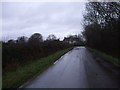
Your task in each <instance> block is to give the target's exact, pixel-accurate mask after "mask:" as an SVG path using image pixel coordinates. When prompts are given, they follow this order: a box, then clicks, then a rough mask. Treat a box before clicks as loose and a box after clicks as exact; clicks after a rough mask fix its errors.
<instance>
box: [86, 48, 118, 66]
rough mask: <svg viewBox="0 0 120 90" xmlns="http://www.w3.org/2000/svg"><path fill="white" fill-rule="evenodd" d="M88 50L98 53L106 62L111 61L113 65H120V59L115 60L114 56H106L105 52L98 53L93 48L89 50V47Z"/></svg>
mask: <svg viewBox="0 0 120 90" xmlns="http://www.w3.org/2000/svg"><path fill="white" fill-rule="evenodd" d="M87 48H88V49H89V50H91V51H93V52H95V53H97V54H98V55H100V56H102V57H104V58H105V59H106V60H109V61H110V62H112V63H114V64H117V65H120V58H115V57H113V56H111V55H108V54H106V53H104V52H101V51H98V50H96V49H93V48H89V47H87Z"/></svg>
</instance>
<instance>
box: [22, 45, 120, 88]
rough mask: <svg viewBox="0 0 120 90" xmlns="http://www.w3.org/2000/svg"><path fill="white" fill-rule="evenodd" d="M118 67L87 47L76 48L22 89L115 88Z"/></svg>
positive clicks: (117, 83)
mask: <svg viewBox="0 0 120 90" xmlns="http://www.w3.org/2000/svg"><path fill="white" fill-rule="evenodd" d="M118 76H119V72H118V71H117V67H116V66H114V65H113V64H111V63H109V62H105V61H104V60H102V59H101V58H99V57H98V56H96V55H94V54H93V53H91V52H90V51H88V50H87V49H86V48H85V47H76V48H74V49H73V50H71V51H69V52H68V53H66V54H65V55H64V56H62V57H61V58H60V59H59V60H57V61H56V62H55V63H54V64H53V65H52V66H51V67H50V68H48V69H47V70H46V71H44V72H43V73H42V74H41V75H39V76H37V77H36V78H34V79H33V80H30V81H29V82H27V83H26V84H24V85H23V86H21V87H22V88H115V87H119V79H118Z"/></svg>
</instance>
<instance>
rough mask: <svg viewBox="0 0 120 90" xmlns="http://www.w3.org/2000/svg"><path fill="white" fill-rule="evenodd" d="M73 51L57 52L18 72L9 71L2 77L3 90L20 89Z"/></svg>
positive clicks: (23, 67)
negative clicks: (6, 89) (9, 89)
mask: <svg viewBox="0 0 120 90" xmlns="http://www.w3.org/2000/svg"><path fill="white" fill-rule="evenodd" d="M71 49H73V47H71V48H68V49H65V50H62V51H59V52H56V53H55V54H53V55H50V56H48V57H45V58H41V59H39V60H37V61H34V62H33V63H31V64H27V65H24V66H22V67H19V68H18V69H17V70H16V71H9V72H7V73H5V74H4V75H3V76H2V79H3V83H2V88H18V87H19V86H20V85H22V84H23V83H25V82H26V81H27V80H29V79H31V78H32V77H33V76H35V75H38V74H40V73H41V72H43V71H44V70H45V69H47V68H48V67H49V66H50V65H52V64H53V62H55V61H56V60H57V59H59V58H60V57H61V56H62V55H64V54H65V53H67V52H68V51H70V50H71Z"/></svg>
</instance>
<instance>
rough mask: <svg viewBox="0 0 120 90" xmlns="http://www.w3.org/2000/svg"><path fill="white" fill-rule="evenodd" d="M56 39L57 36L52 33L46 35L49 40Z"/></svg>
mask: <svg viewBox="0 0 120 90" xmlns="http://www.w3.org/2000/svg"><path fill="white" fill-rule="evenodd" d="M56 39H57V37H56V36H55V35H54V34H50V35H49V36H48V37H47V40H49V41H54V40H56Z"/></svg>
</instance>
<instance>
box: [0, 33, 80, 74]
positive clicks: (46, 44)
mask: <svg viewBox="0 0 120 90" xmlns="http://www.w3.org/2000/svg"><path fill="white" fill-rule="evenodd" d="M66 38H68V41H71V38H79V41H78V43H79V42H80V37H77V35H75V36H74V35H73V36H72V35H70V36H68V37H66ZM64 39H65V38H64ZM72 40H73V39H72ZM77 40H78V39H77ZM71 46H73V44H70V43H69V42H65V40H63V41H60V40H59V39H58V38H57V37H56V36H55V35H54V34H50V35H49V36H48V37H47V39H46V40H43V36H42V34H40V33H34V34H33V35H31V36H30V37H29V38H27V37H25V36H21V37H18V38H17V40H12V39H11V40H8V41H7V42H2V66H3V69H4V72H5V71H6V70H9V69H10V70H14V69H16V68H17V67H19V66H21V65H24V64H26V63H30V62H32V61H34V60H37V59H40V58H42V57H46V56H48V55H51V54H53V53H55V52H57V51H59V50H63V49H65V48H68V47H71Z"/></svg>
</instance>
